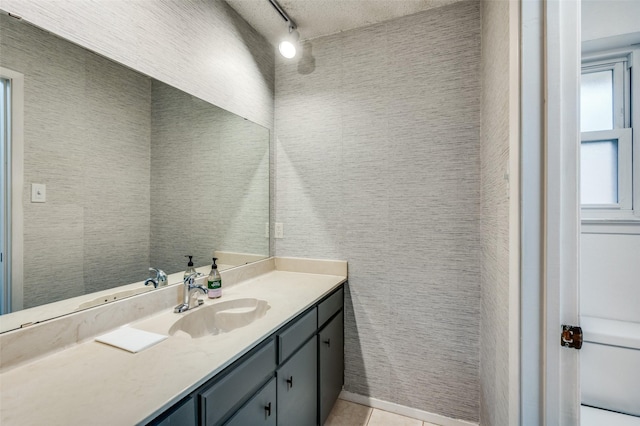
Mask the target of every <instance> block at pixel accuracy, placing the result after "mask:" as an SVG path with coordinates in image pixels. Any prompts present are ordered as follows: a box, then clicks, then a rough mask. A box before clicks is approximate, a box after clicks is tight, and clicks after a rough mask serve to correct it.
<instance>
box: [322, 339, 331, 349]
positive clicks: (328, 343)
mask: <svg viewBox="0 0 640 426" xmlns="http://www.w3.org/2000/svg"><path fill="white" fill-rule="evenodd" d="M323 343H325V344H326V345H327V346H329V347H331V339H327V340H324V341H323Z"/></svg>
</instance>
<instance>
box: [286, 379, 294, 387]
mask: <svg viewBox="0 0 640 426" xmlns="http://www.w3.org/2000/svg"><path fill="white" fill-rule="evenodd" d="M292 387H293V376H291V377H289V378H288V379H287V388H292Z"/></svg>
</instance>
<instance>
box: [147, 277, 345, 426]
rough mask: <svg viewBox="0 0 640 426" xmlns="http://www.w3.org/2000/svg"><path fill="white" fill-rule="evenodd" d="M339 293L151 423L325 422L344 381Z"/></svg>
mask: <svg viewBox="0 0 640 426" xmlns="http://www.w3.org/2000/svg"><path fill="white" fill-rule="evenodd" d="M343 299H344V292H343V289H342V287H340V288H338V289H337V290H336V291H335V292H333V293H332V294H331V295H329V296H328V297H326V298H325V299H324V300H322V301H321V302H319V303H318V304H316V305H315V306H312V307H310V308H309V309H307V310H306V311H305V312H304V313H302V314H300V315H299V316H297V317H296V318H294V319H293V320H291V321H289V322H288V323H287V324H285V325H284V326H282V327H281V328H280V329H278V330H277V331H275V333H273V334H272V335H270V336H269V337H267V338H266V339H264V340H263V341H262V342H261V343H260V344H258V345H257V346H256V347H255V348H254V349H252V350H251V351H250V352H249V353H247V354H246V355H244V356H242V357H241V358H240V359H239V360H237V361H236V362H234V363H233V364H232V365H230V366H229V367H227V368H226V369H224V371H222V372H221V373H219V374H217V375H216V376H215V377H214V378H212V379H211V380H209V381H208V382H207V383H205V384H204V385H202V386H200V387H198V388H196V389H195V390H193V391H191V394H190V395H189V396H188V397H187V398H185V399H184V400H183V401H181V402H180V403H179V404H177V405H176V406H174V407H172V408H171V409H169V410H167V411H166V412H165V413H164V414H163V415H161V416H160V417H158V418H156V419H155V420H153V421H152V422H151V423H150V424H151V425H162V426H195V425H201V426H220V425H225V426H263V425H264V426H289V425H291V426H315V425H318V424H320V425H322V424H324V422H325V421H326V419H327V417H328V415H329V413H330V411H331V409H332V408H333V405H334V404H335V401H336V399H337V398H338V395H339V394H340V391H341V390H342V384H343V370H344V349H343V343H344V332H343ZM196 405H197V409H196Z"/></svg>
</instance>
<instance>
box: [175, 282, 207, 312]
mask: <svg viewBox="0 0 640 426" xmlns="http://www.w3.org/2000/svg"><path fill="white" fill-rule="evenodd" d="M197 275H198V274H191V275H189V276H187V277H184V281H183V284H184V291H183V293H182V295H183V296H182V297H183V299H182V303H181V304H179V305H178V306H176V307H175V308H174V310H173V312H175V313H176V314H179V313H182V312H185V311H188V310H189V309H193V308H196V307H198V306H200V305H202V304H203V303H204V301H203V300H202V299H196V301H195V302H194V301H193V299H194V298H192V297H191V292H192V291H194V290H200V291H201V292H203V293H204V294H207V289H206V288H204V287H202V286H201V285H196V276H197Z"/></svg>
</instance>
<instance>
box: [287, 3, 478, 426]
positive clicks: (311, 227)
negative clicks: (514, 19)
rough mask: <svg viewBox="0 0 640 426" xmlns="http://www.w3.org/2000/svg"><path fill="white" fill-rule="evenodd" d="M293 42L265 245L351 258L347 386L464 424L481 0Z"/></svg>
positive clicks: (473, 287)
mask: <svg viewBox="0 0 640 426" xmlns="http://www.w3.org/2000/svg"><path fill="white" fill-rule="evenodd" d="M305 47H306V51H307V55H306V56H305V55H303V57H302V59H301V60H300V61H298V62H287V61H285V60H278V61H277V63H276V119H275V126H276V137H277V140H278V144H277V183H276V186H277V194H276V218H275V219H276V221H277V222H282V223H284V230H285V232H284V234H285V235H284V236H285V237H284V239H282V240H276V253H277V255H282V256H303V257H329V258H343V259H347V260H348V261H349V289H348V297H347V305H346V306H347V308H346V317H345V318H346V320H345V333H346V347H345V358H346V371H345V388H346V390H348V391H352V392H356V393H360V394H364V395H368V396H371V397H374V398H379V399H383V400H386V401H390V402H395V403H398V404H402V405H407V406H411V407H414V408H418V409H421V410H426V411H430V412H435V413H439V414H442V415H446V416H450V417H453V418H462V419H466V420H471V421H477V420H478V416H479V412H478V404H479V402H478V401H479V371H478V368H479V366H478V364H479V355H478V353H479V341H478V332H479V326H480V269H481V268H480V157H479V154H480V152H479V150H480V141H479V127H480V81H479V70H480V10H479V4H478V2H462V3H459V4H456V5H453V6H449V7H443V8H439V9H433V10H431V11H427V12H424V13H420V14H417V15H413V16H409V17H405V18H401V19H397V20H394V21H389V22H386V23H382V24H379V25H374V26H371V27H367V28H363V29H357V30H353V31H347V32H343V33H340V34H337V35H334V36H329V37H322V38H319V39H315V40H311V41H310V42H308V43H307V44H306V46H305ZM309 51H310V52H311V54H309ZM310 56H311V57H312V59H313V61H312V60H311V59H310Z"/></svg>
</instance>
